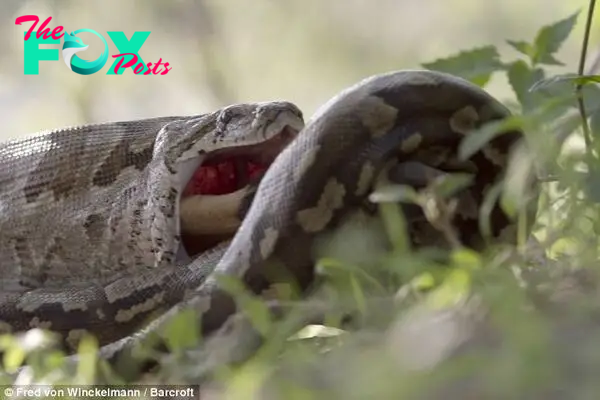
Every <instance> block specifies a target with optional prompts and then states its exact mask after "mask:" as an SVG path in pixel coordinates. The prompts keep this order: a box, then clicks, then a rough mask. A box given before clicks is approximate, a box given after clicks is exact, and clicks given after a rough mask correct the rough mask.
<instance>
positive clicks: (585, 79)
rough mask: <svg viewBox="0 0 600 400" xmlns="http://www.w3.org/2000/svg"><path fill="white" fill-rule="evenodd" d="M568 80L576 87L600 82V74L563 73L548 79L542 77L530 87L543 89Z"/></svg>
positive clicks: (533, 89)
mask: <svg viewBox="0 0 600 400" xmlns="http://www.w3.org/2000/svg"><path fill="white" fill-rule="evenodd" d="M564 82H568V83H571V84H572V85H573V86H574V87H575V86H578V85H582V86H583V85H588V84H594V83H600V75H577V74H562V75H556V76H552V77H550V78H546V79H540V80H539V81H537V82H535V84H533V85H532V86H531V88H530V89H529V90H530V91H531V92H534V91H539V90H541V89H547V88H549V87H551V86H555V85H557V84H560V83H564Z"/></svg>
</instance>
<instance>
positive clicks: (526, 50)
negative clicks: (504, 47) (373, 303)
mask: <svg viewBox="0 0 600 400" xmlns="http://www.w3.org/2000/svg"><path fill="white" fill-rule="evenodd" d="M506 43H508V44H509V45H511V46H512V47H513V48H514V49H515V50H517V51H518V52H519V53H522V54H525V55H526V56H528V57H530V58H531V55H532V54H533V46H532V45H531V43H528V42H525V41H514V40H507V41H506Z"/></svg>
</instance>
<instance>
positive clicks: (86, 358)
mask: <svg viewBox="0 0 600 400" xmlns="http://www.w3.org/2000/svg"><path fill="white" fill-rule="evenodd" d="M77 355H78V357H79V363H78V364H77V382H78V383H79V384H87V385H89V384H92V383H93V382H94V378H95V377H96V365H97V361H98V340H97V339H96V338H95V337H93V336H91V335H89V334H85V335H84V336H83V337H82V338H81V340H80V341H79V344H78V347H77Z"/></svg>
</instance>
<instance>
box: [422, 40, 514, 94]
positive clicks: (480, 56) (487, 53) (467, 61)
mask: <svg viewBox="0 0 600 400" xmlns="http://www.w3.org/2000/svg"><path fill="white" fill-rule="evenodd" d="M422 66H423V67H424V68H427V69H430V70H435V71H441V72H446V73H449V74H453V75H456V76H460V77H462V78H464V79H466V80H468V81H471V82H472V83H474V84H476V85H478V86H482V87H483V86H485V84H486V83H487V82H488V81H489V80H490V77H491V76H492V73H494V72H496V71H499V70H502V69H504V65H503V64H502V62H501V61H500V55H499V54H498V50H497V49H496V47H495V46H485V47H481V48H478V49H473V50H468V51H462V52H460V53H458V54H456V55H454V56H451V57H448V58H444V59H438V60H435V61H433V62H430V63H424V64H422Z"/></svg>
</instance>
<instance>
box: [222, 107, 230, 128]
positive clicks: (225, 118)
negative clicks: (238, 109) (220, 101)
mask: <svg viewBox="0 0 600 400" xmlns="http://www.w3.org/2000/svg"><path fill="white" fill-rule="evenodd" d="M232 118H233V112H232V111H231V110H230V109H229V108H226V109H225V110H223V111H222V112H221V114H220V115H219V122H220V123H221V124H224V125H227V124H228V123H229V122H230V121H231V119H232Z"/></svg>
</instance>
